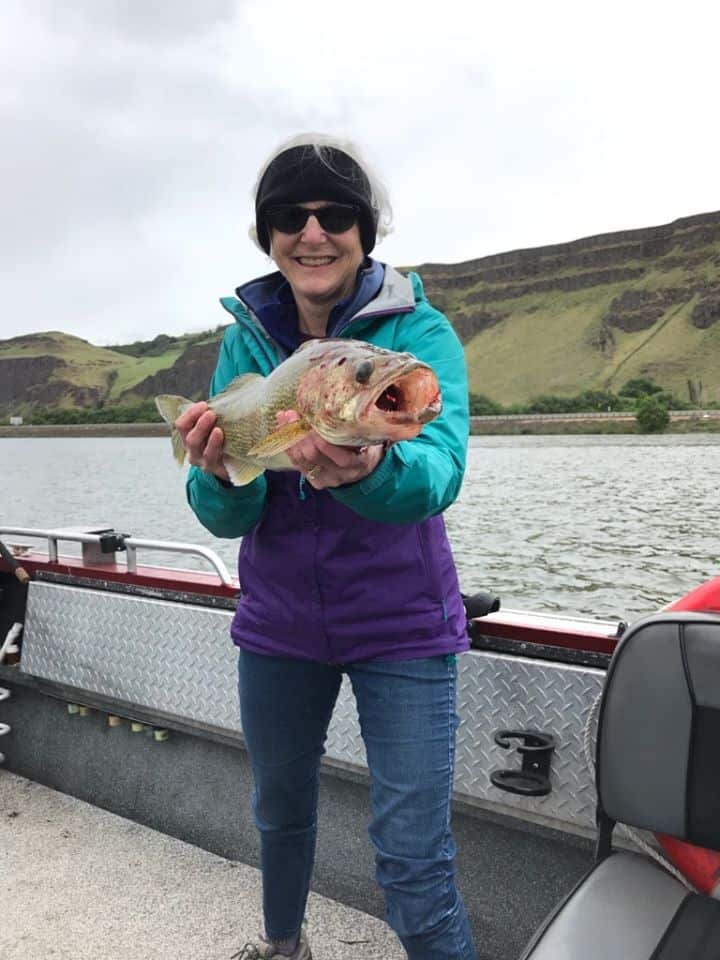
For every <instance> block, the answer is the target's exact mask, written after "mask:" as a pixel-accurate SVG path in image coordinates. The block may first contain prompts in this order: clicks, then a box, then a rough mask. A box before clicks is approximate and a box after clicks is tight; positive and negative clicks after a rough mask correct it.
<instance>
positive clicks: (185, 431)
mask: <svg viewBox="0 0 720 960" xmlns="http://www.w3.org/2000/svg"><path fill="white" fill-rule="evenodd" d="M216 420H217V417H216V416H215V413H214V412H213V411H212V410H211V409H210V408H209V407H208V405H207V404H206V403H205V401H204V400H201V401H200V402H199V403H194V404H193V405H192V406H191V407H188V409H187V410H186V411H185V413H183V414H182V415H181V416H179V417H178V418H177V420H176V421H175V429H176V430H177V431H178V432H179V433H180V436H181V437H182V441H183V445H184V447H185V449H186V450H187V455H188V460H189V461H190V463H191V464H192V465H193V466H194V467H200V469H201V470H202V471H203V472H204V473H212V474H214V475H215V476H216V477H218V479H220V480H222V481H223V482H224V483H229V482H230V476H229V474H228V472H227V470H226V469H225V465H224V464H223V459H222V449H223V442H224V440H225V437H224V435H223V432H222V430H221V429H220V427H216V426H215V421H216Z"/></svg>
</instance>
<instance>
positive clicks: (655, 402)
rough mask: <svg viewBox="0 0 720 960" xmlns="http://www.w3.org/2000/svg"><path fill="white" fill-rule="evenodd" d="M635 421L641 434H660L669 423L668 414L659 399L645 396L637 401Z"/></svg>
mask: <svg viewBox="0 0 720 960" xmlns="http://www.w3.org/2000/svg"><path fill="white" fill-rule="evenodd" d="M635 419H636V420H637V425H638V427H639V429H640V430H641V432H642V433H662V432H663V430H665V428H666V427H667V425H668V424H669V423H670V414H669V413H668V409H667V406H666V405H665V403H664V402H663V401H662V400H661V399H660V398H659V397H657V396H646V397H643V398H642V399H641V400H638V404H637V412H636V414H635Z"/></svg>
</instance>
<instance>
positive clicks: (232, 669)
mask: <svg viewBox="0 0 720 960" xmlns="http://www.w3.org/2000/svg"><path fill="white" fill-rule="evenodd" d="M231 619H232V614H231V613H229V612H228V611H225V610H213V609H211V608H208V607H195V606H190V605H188V604H182V603H171V602H168V601H165V600H152V599H148V598H145V597H134V596H133V597H131V596H128V595H127V594H119V593H110V592H103V591H101V590H86V589H84V588H82V587H66V586H61V585H58V584H52V583H42V582H39V581H33V582H32V583H31V584H30V587H29V591H28V604H27V614H26V620H25V629H24V641H23V650H22V668H23V670H24V671H25V672H26V673H31V674H33V675H35V676H37V677H43V678H44V679H47V680H55V681H57V682H59V683H65V684H68V685H70V686H73V687H79V688H80V689H82V690H90V691H92V692H93V693H98V694H102V695H103V696H108V697H115V698H116V699H118V700H125V701H128V702H130V703H135V704H138V705H140V706H144V707H149V708H153V709H156V710H162V711H164V712H166V713H170V714H175V715H176V716H179V717H182V718H186V719H188V720H196V721H200V722H202V723H208V724H212V725H214V726H217V727H222V728H229V729H234V730H237V729H238V728H239V722H240V721H239V708H238V704H237V651H236V649H235V647H234V646H233V644H232V643H231V641H230V639H229V632H230V621H231Z"/></svg>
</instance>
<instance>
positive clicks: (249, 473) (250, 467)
mask: <svg viewBox="0 0 720 960" xmlns="http://www.w3.org/2000/svg"><path fill="white" fill-rule="evenodd" d="M223 463H224V464H225V469H226V470H227V472H228V476H229V477H230V482H231V483H232V485H233V486H234V487H244V486H245V484H247V483H252V481H253V480H254V479H255V477H259V476H260V474H261V473H263V472H264V471H265V467H263V466H261V464H259V463H256V462H255V461H254V460H245V459H244V458H242V457H229V456H228V455H227V454H225V456H224V457H223Z"/></svg>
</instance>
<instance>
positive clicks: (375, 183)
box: [248, 133, 393, 253]
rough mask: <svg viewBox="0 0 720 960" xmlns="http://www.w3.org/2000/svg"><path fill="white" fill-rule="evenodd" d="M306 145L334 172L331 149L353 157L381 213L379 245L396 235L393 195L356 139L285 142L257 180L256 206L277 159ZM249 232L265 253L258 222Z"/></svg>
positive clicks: (298, 137) (311, 137) (301, 137)
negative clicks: (294, 148) (259, 234)
mask: <svg viewBox="0 0 720 960" xmlns="http://www.w3.org/2000/svg"><path fill="white" fill-rule="evenodd" d="M304 146H309V147H312V148H313V150H314V151H315V153H316V154H317V155H318V157H319V158H320V160H322V162H323V163H324V164H325V165H326V166H327V167H329V168H330V169H331V170H332V169H333V167H332V163H331V161H330V159H329V157H327V156H326V153H327V151H328V150H341V151H342V152H343V153H346V154H347V155H348V156H349V157H351V158H352V159H353V160H354V161H355V163H356V164H357V165H358V166H359V167H360V169H361V170H362V171H363V173H364V174H365V176H366V177H367V178H368V183H369V184H370V199H371V203H372V206H373V207H374V208H375V210H377V213H378V217H377V231H376V238H377V242H378V243H379V242H380V241H381V240H382V239H383V238H384V237H386V236H387V235H388V234H389V233H391V232H392V229H393V211H392V206H391V204H390V195H389V193H388V190H387V187H386V186H385V184H384V183H383V182H382V180H381V179H380V177H379V176H378V175H377V173H376V172H375V171H374V170H373V168H372V166H371V165H370V164H369V163H368V161H367V160H366V159H365V158H364V157H363V155H362V153H361V152H360V149H359V148H358V146H357V145H356V144H355V143H353V142H352V140H346V139H345V138H343V137H334V136H331V135H330V134H327V133H297V134H295V136H294V137H290V138H289V139H288V140H284V141H283V142H282V143H280V144H278V146H277V147H276V148H275V149H274V150H273V151H272V153H271V154H270V156H269V157H268V158H267V160H265V162H264V163H263V165H262V166H261V167H260V170H259V171H258V175H257V179H256V180H255V183H254V185H253V188H252V200H253V204H254V203H255V197H256V196H257V192H258V188H259V186H260V181H261V180H262V178H263V174H264V173H265V171H266V170H267V168H268V167H269V166H270V164H271V163H272V162H273V160H275V158H276V157H279V156H280V154H281V153H284V152H285V151H286V150H290V149H292V148H293V147H304ZM248 233H249V234H250V239H251V240H252V241H253V243H254V244H255V245H256V246H257V247H259V248H260V249H261V250H262V247H261V245H260V242H259V240H258V236H257V232H256V230H255V223H254V222H253V223H252V224H251V225H250V229H249V230H248ZM264 252H265V251H264V250H263V253H264Z"/></svg>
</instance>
